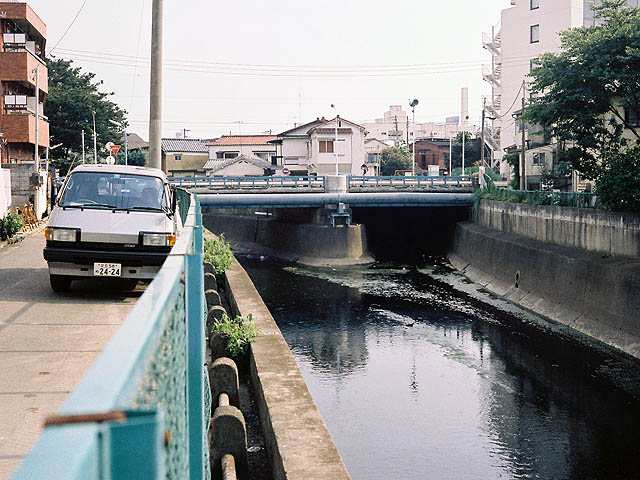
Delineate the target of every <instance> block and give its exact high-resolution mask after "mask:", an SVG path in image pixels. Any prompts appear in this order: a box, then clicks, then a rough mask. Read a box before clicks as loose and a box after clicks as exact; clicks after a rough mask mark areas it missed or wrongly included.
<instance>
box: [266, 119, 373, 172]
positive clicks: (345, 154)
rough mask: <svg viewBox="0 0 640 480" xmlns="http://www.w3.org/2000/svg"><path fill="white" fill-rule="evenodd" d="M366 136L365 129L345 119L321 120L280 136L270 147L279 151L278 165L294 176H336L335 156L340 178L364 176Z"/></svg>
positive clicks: (287, 131)
mask: <svg viewBox="0 0 640 480" xmlns="http://www.w3.org/2000/svg"><path fill="white" fill-rule="evenodd" d="M336 127H337V136H338V143H337V145H336ZM365 135H366V130H365V127H363V126H362V125H358V124H357V123H353V122H351V121H349V120H346V119H344V118H341V117H336V118H334V119H332V120H327V119H325V118H318V119H316V120H314V121H312V122H309V123H306V124H304V125H300V126H297V127H294V128H292V129H290V130H286V131H284V132H282V133H280V134H278V136H277V137H278V138H277V140H274V141H272V142H271V143H273V144H274V145H275V146H276V149H277V153H276V162H277V165H279V166H282V167H286V168H288V169H289V170H290V172H291V175H331V174H335V173H336V152H337V154H338V155H337V163H338V165H337V169H338V173H339V174H341V175H362V174H363V173H365V172H367V171H368V167H367V165H366V158H365V148H364V140H365ZM367 174H369V175H370V173H367Z"/></svg>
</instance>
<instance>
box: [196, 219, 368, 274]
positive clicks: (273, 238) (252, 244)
mask: <svg viewBox="0 0 640 480" xmlns="http://www.w3.org/2000/svg"><path fill="white" fill-rule="evenodd" d="M203 223H204V225H205V226H206V227H207V228H208V229H210V230H211V231H213V232H217V233H224V235H225V238H226V239H227V240H228V241H229V242H230V243H231V244H232V245H233V246H236V247H241V248H247V249H250V250H252V251H254V252H264V253H265V254H268V255H270V256H275V257H279V258H283V259H286V260H293V261H296V262H298V263H301V264H306V265H315V266H327V265H356V264H363V263H370V262H373V258H372V257H371V256H370V255H369V252H368V249H367V238H366V235H365V231H364V227H363V226H360V225H352V226H349V227H347V226H340V227H337V228H333V227H331V226H326V225H319V224H315V223H289V222H284V221H281V220H278V219H274V218H270V217H265V216H258V215H255V214H254V215H251V212H249V211H247V212H234V213H233V214H227V213H224V212H218V213H209V214H207V215H205V216H204V217H203Z"/></svg>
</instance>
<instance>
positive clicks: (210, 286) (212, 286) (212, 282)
mask: <svg viewBox="0 0 640 480" xmlns="http://www.w3.org/2000/svg"><path fill="white" fill-rule="evenodd" d="M204 289H205V290H218V281H217V280H216V276H215V275H214V274H213V273H205V274H204Z"/></svg>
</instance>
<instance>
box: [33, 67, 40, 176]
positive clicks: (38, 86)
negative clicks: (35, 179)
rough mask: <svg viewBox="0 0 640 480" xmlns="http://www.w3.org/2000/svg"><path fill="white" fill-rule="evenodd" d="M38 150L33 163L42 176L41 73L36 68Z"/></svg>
mask: <svg viewBox="0 0 640 480" xmlns="http://www.w3.org/2000/svg"><path fill="white" fill-rule="evenodd" d="M34 72H35V74H36V150H35V152H34V156H33V161H34V166H35V169H36V173H37V174H38V175H40V152H39V151H38V150H39V148H40V147H39V145H38V143H39V142H40V72H39V70H38V68H37V67H36V68H35V69H34Z"/></svg>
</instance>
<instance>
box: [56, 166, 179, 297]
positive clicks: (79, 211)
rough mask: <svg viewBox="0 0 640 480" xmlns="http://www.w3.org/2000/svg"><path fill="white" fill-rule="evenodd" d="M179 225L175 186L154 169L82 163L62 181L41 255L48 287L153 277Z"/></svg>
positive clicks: (130, 280) (58, 288) (67, 286)
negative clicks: (95, 279)
mask: <svg viewBox="0 0 640 480" xmlns="http://www.w3.org/2000/svg"><path fill="white" fill-rule="evenodd" d="M181 228H182V225H181V222H180V216H179V215H178V214H177V202H176V194H175V190H174V189H173V188H172V187H170V185H169V182H168V181H167V177H166V176H165V174H164V173H163V172H162V171H161V170H158V169H153V168H143V167H135V166H124V165H101V164H100V165H80V166H78V167H76V168H74V169H73V171H72V172H71V173H70V175H69V176H68V177H67V179H66V180H65V182H64V184H63V185H62V190H61V192H60V194H59V195H58V197H57V199H56V203H55V205H54V208H53V211H52V213H51V216H50V219H49V224H48V226H47V228H46V230H45V235H46V238H47V244H46V247H45V249H44V258H45V260H46V261H47V262H48V264H49V278H50V283H51V288H52V289H53V290H54V291H56V292H61V291H65V290H67V289H68V288H69V285H70V284H71V281H72V280H75V279H82V278H90V277H113V278H122V279H129V284H130V285H132V286H135V283H137V281H138V280H151V279H153V277H154V276H155V275H156V273H157V272H158V271H159V270H160V267H161V266H162V264H163V263H164V260H165V259H166V258H167V255H168V254H169V252H170V250H171V247H173V245H174V243H175V241H176V235H177V234H178V232H179V230H180V229H181Z"/></svg>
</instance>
